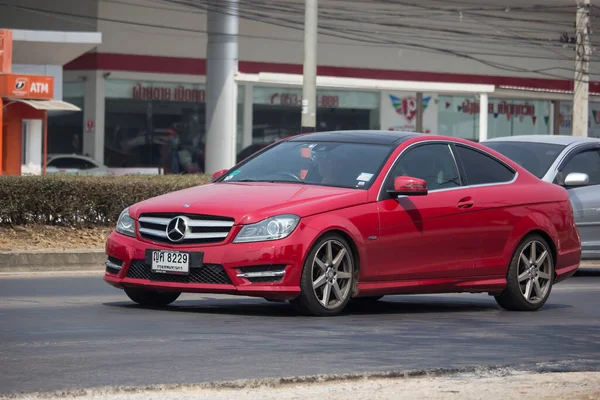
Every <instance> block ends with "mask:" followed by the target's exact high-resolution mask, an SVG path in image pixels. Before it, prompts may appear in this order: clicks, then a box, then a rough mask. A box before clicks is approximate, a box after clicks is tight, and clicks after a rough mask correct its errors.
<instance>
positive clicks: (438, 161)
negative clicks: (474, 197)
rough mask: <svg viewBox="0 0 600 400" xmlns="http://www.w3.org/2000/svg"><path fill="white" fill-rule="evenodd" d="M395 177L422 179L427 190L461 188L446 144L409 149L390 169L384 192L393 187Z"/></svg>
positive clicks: (458, 176)
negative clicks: (425, 183)
mask: <svg viewBox="0 0 600 400" xmlns="http://www.w3.org/2000/svg"><path fill="white" fill-rule="evenodd" d="M397 176H411V177H413V178H419V179H424V180H425V181H426V182H427V189H428V190H438V189H449V188H453V187H459V186H461V182H460V175H459V173H458V170H457V168H456V163H455V162H454V157H452V153H451V152H450V147H449V146H448V145H447V144H441V143H436V144H426V145H421V146H418V147H415V148H413V149H410V150H408V151H407V152H406V154H404V155H403V156H401V157H400V159H399V160H398V161H397V162H396V164H395V165H394V166H393V167H392V172H391V174H390V175H389V180H388V182H387V183H386V190H387V189H392V188H393V187H394V178H396V177H397Z"/></svg>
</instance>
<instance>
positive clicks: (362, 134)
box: [288, 130, 425, 145]
mask: <svg viewBox="0 0 600 400" xmlns="http://www.w3.org/2000/svg"><path fill="white" fill-rule="evenodd" d="M421 136H425V135H424V134H422V133H415V132H404V131H382V130H353V131H328V132H313V133H305V134H300V135H297V136H293V137H291V138H289V139H288V140H289V141H292V142H304V141H307V140H310V141H315V142H327V141H332V142H340V141H342V142H345V143H363V144H381V145H397V144H400V143H402V142H404V141H405V140H408V139H411V138H413V137H421Z"/></svg>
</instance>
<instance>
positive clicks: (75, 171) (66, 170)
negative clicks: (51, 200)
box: [46, 154, 111, 175]
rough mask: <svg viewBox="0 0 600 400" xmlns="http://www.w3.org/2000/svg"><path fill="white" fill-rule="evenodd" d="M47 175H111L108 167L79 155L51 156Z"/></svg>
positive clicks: (49, 156)
mask: <svg viewBox="0 0 600 400" xmlns="http://www.w3.org/2000/svg"><path fill="white" fill-rule="evenodd" d="M46 174H71V175H111V173H110V171H109V169H108V167H107V166H106V165H102V164H99V163H98V162H96V161H94V159H92V158H89V157H85V156H80V155H77V154H49V155H48V161H47V163H46Z"/></svg>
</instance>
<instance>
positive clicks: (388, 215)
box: [378, 141, 481, 280]
mask: <svg viewBox="0 0 600 400" xmlns="http://www.w3.org/2000/svg"><path fill="white" fill-rule="evenodd" d="M458 171H459V169H458V166H457V164H456V161H455V158H454V156H453V153H452V151H451V146H450V144H449V143H446V142H443V141H439V142H438V141H436V142H427V143H426V144H419V145H416V146H414V147H411V148H409V149H408V150H406V151H405V152H404V153H403V154H402V155H401V157H400V158H399V159H398V160H397V161H396V163H395V164H394V166H392V168H391V170H390V173H389V174H388V176H387V178H386V181H385V182H384V186H383V190H382V192H381V193H380V201H379V203H378V206H379V223H380V231H379V237H378V243H379V244H378V249H379V259H378V260H379V263H378V265H379V266H378V276H379V279H381V280H405V279H406V280H409V279H431V278H455V277H461V276H470V275H472V274H473V265H474V264H473V262H474V258H475V256H476V255H477V252H478V248H479V245H480V243H481V237H480V235H479V234H480V232H481V226H480V222H479V221H478V220H477V216H475V215H474V213H473V212H472V209H473V205H474V203H473V191H472V190H471V189H469V188H468V187H465V186H464V184H463V182H462V177H461V176H460V174H459V172H458ZM397 176H411V177H415V178H420V179H424V180H425V181H426V182H427V187H428V190H429V193H428V194H427V195H426V196H404V197H401V198H395V197H392V196H390V195H388V194H387V192H386V190H387V189H388V188H391V187H393V181H394V178H395V177H397Z"/></svg>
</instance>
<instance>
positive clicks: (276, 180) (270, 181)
mask: <svg viewBox="0 0 600 400" xmlns="http://www.w3.org/2000/svg"><path fill="white" fill-rule="evenodd" d="M263 182H269V183H299V184H301V185H308V183H306V182H304V181H288V180H285V179H269V180H264V181H263Z"/></svg>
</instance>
